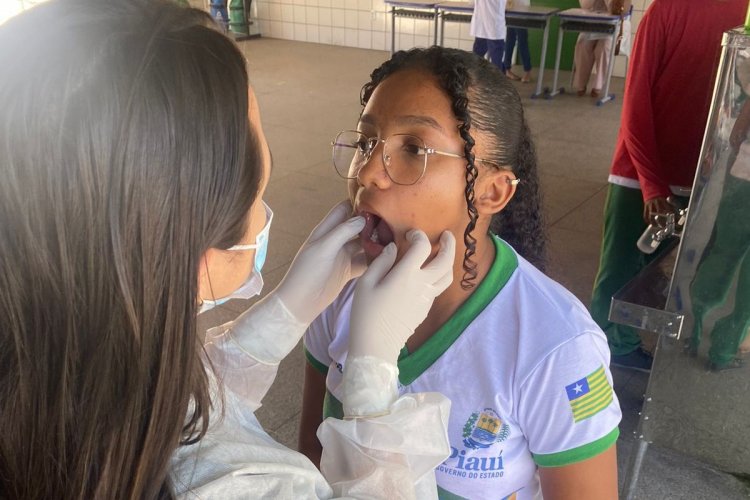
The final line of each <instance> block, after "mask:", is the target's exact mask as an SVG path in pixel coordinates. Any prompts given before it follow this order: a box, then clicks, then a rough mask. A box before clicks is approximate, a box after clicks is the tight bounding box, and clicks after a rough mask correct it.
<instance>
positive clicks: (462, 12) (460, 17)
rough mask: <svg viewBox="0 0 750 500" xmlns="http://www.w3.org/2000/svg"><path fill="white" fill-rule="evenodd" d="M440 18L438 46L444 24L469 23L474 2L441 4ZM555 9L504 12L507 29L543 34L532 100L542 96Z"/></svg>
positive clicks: (517, 8) (521, 7) (520, 7)
mask: <svg viewBox="0 0 750 500" xmlns="http://www.w3.org/2000/svg"><path fill="white" fill-rule="evenodd" d="M435 9H436V10H437V11H438V14H439V16H440V45H443V41H444V38H445V35H444V34H445V23H446V21H449V22H461V23H467V22H471V15H472V13H473V12H474V2H457V1H452V2H441V3H438V4H437V5H436V6H435ZM559 10H560V9H559V8H555V7H543V6H537V5H531V6H525V5H518V6H513V7H509V8H507V9H506V10H505V24H506V26H507V27H508V28H525V29H538V30H541V31H542V32H543V35H542V47H541V51H540V54H541V55H540V62H539V75H538V76H537V82H536V89H535V90H534V93H532V94H531V98H532V99H534V98H536V97H539V96H541V95H542V93H543V90H542V81H543V79H544V62H545V58H546V55H547V43H548V41H549V28H550V19H552V17H553V16H554V15H555V14H556V13H557V12H558V11H559Z"/></svg>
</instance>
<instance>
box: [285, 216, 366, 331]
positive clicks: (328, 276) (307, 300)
mask: <svg viewBox="0 0 750 500" xmlns="http://www.w3.org/2000/svg"><path fill="white" fill-rule="evenodd" d="M351 212H352V206H351V203H350V202H348V201H344V202H341V203H339V204H338V205H336V206H335V207H334V208H333V209H332V210H331V211H330V212H329V213H328V215H326V217H325V218H324V219H323V221H321V223H320V224H318V226H317V227H316V228H315V229H313V231H312V233H310V236H309V237H308V238H307V241H305V243H303V244H302V247H301V248H300V250H299V252H297V256H296V257H295V258H294V261H293V262H292V265H291V266H290V267H289V270H288V271H287V273H286V276H284V278H283V279H282V280H281V283H280V284H279V286H278V287H276V290H275V291H274V292H273V293H275V294H276V295H277V296H278V298H279V299H280V300H281V302H283V304H284V305H285V306H286V307H287V309H289V311H290V312H291V313H292V314H293V315H294V317H295V318H297V319H298V320H299V321H300V323H305V324H310V323H311V322H312V320H314V319H315V318H316V317H318V315H319V314H320V313H321V312H323V310H324V309H325V308H326V307H328V306H329V305H330V304H331V302H333V299H335V298H336V296H338V294H339V292H341V289H342V288H343V287H344V285H345V284H346V283H347V282H349V281H350V280H351V279H353V278H356V277H358V276H360V275H361V274H362V273H363V272H364V271H365V269H366V266H367V262H366V259H365V255H364V253H363V251H362V247H361V245H360V244H359V241H356V240H353V239H352V238H354V237H355V236H356V235H357V234H359V232H360V231H362V229H363V228H364V227H365V219H364V218H363V217H352V218H350V214H351Z"/></svg>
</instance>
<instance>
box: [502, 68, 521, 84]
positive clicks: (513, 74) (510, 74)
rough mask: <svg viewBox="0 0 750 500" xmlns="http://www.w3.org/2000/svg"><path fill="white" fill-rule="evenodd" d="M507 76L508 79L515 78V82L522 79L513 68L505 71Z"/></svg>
mask: <svg viewBox="0 0 750 500" xmlns="http://www.w3.org/2000/svg"><path fill="white" fill-rule="evenodd" d="M505 76H506V77H507V78H508V80H513V81H514V82H517V81H519V80H520V79H521V77H520V76H518V75H517V74H515V73H513V72H512V71H511V70H508V71H506V72H505Z"/></svg>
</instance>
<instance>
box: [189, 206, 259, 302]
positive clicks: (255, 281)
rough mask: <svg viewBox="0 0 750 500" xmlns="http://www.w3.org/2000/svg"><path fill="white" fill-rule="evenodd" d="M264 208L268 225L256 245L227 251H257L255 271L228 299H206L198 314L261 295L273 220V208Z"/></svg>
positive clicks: (239, 246)
mask: <svg viewBox="0 0 750 500" xmlns="http://www.w3.org/2000/svg"><path fill="white" fill-rule="evenodd" d="M263 206H264V207H265V209H266V225H265V226H263V229H261V231H260V232H259V233H258V235H257V236H256V237H255V243H254V244H251V245H235V246H233V247H230V248H228V249H227V250H229V251H233V252H241V251H246V250H255V259H254V262H253V270H252V271H251V272H250V276H248V277H247V280H245V282H244V283H243V284H242V285H241V286H240V287H239V288H238V289H237V290H235V291H234V292H232V293H230V294H229V295H227V296H226V297H222V298H220V299H214V300H210V299H204V300H203V303H202V304H201V305H200V308H199V310H198V314H201V313H204V312H206V311H208V310H210V309H213V308H214V307H216V306H218V305H221V304H223V303H225V302H227V301H229V300H231V299H250V298H252V297H255V296H256V295H259V294H260V292H261V290H262V289H263V276H262V275H261V269H263V264H265V262H266V254H267V253H268V238H269V232H270V230H271V221H272V220H273V211H272V210H271V208H270V207H269V206H268V205H267V204H266V202H263Z"/></svg>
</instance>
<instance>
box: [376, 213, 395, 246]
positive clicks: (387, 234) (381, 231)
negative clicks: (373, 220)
mask: <svg viewBox="0 0 750 500" xmlns="http://www.w3.org/2000/svg"><path fill="white" fill-rule="evenodd" d="M375 229H376V230H377V235H378V243H380V244H381V245H383V246H386V245H387V244H388V243H391V242H392V241H393V231H391V228H390V227H389V226H388V224H387V223H386V222H385V221H384V220H383V219H380V221H379V222H378V224H377V226H375Z"/></svg>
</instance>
